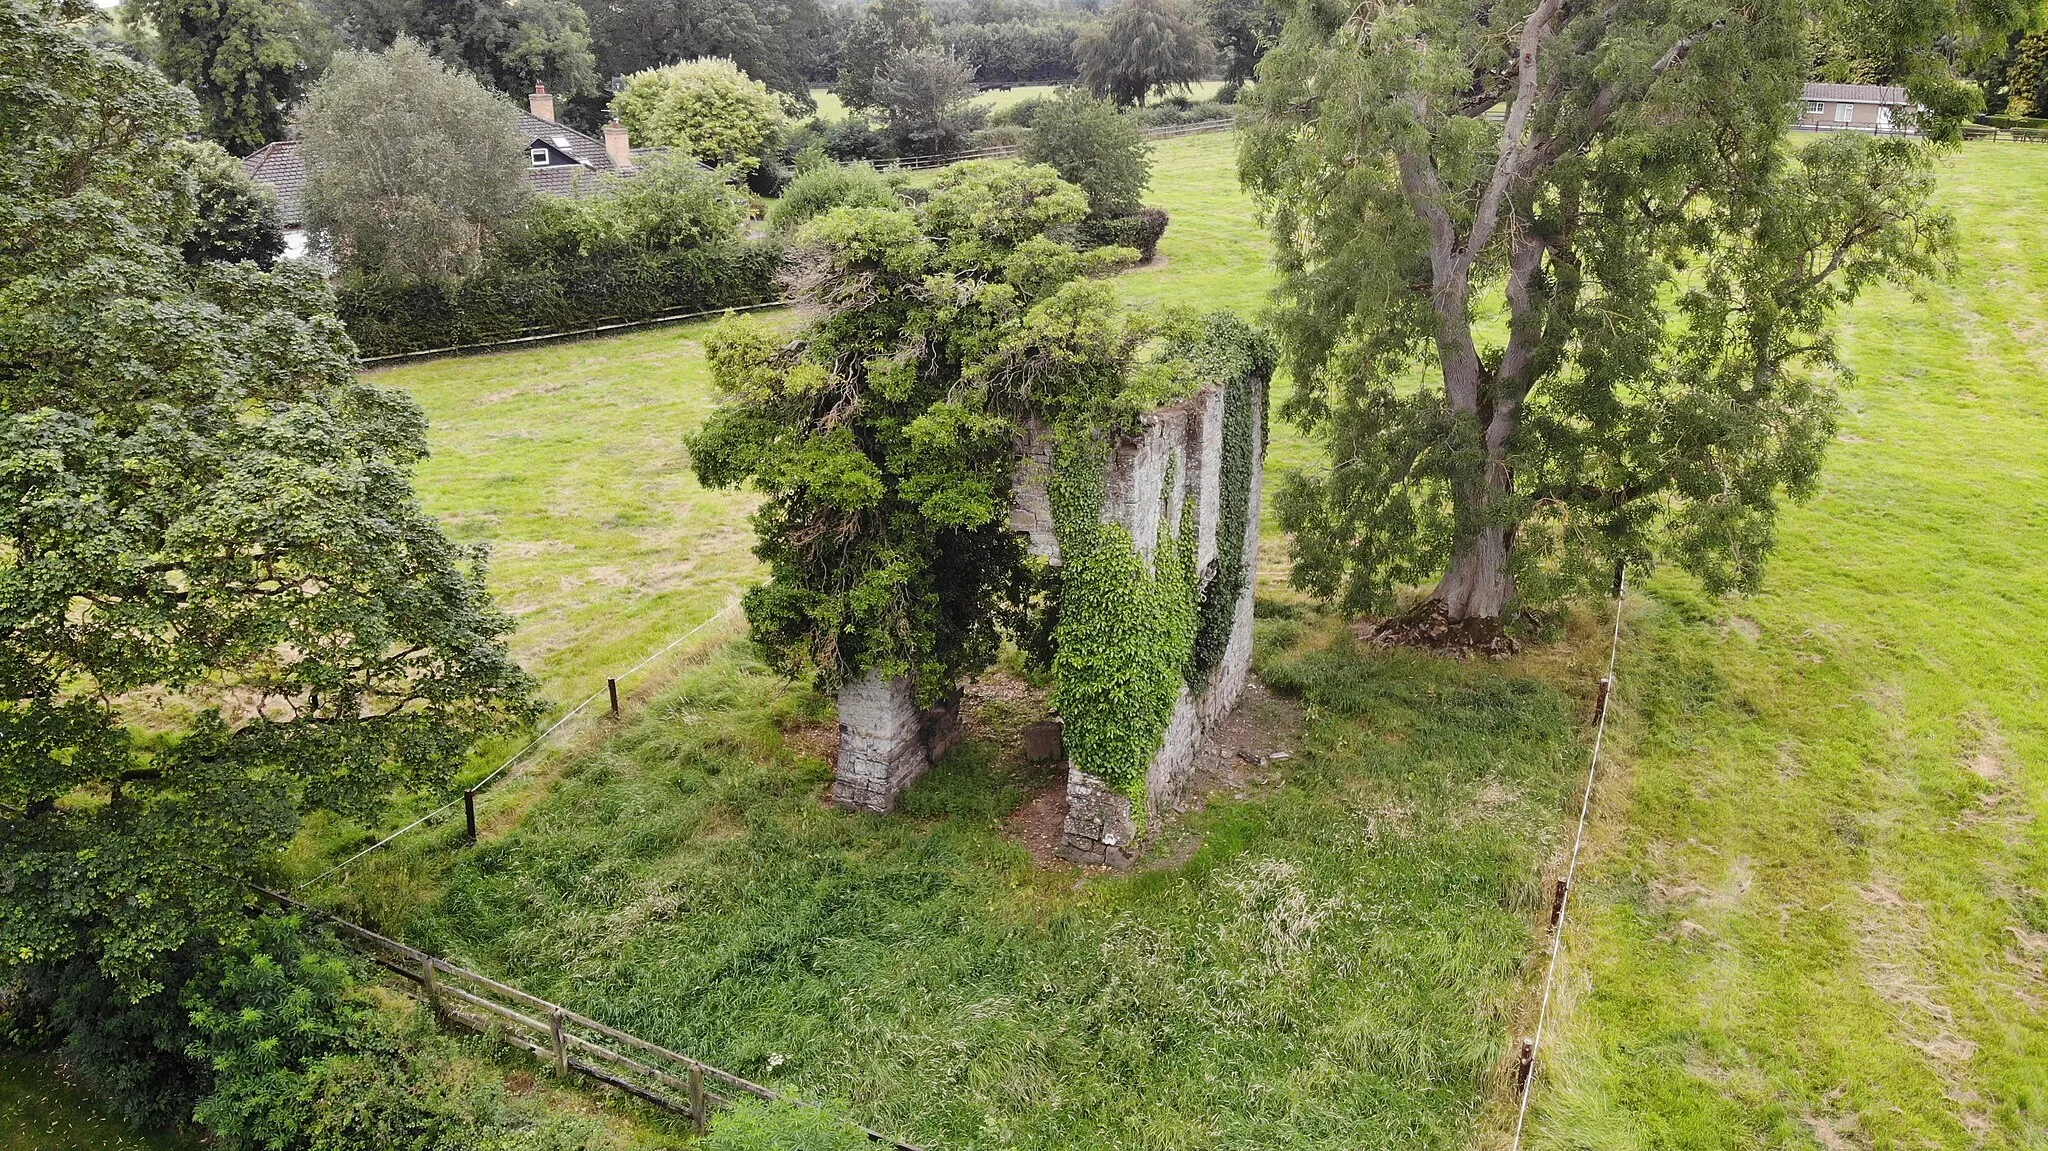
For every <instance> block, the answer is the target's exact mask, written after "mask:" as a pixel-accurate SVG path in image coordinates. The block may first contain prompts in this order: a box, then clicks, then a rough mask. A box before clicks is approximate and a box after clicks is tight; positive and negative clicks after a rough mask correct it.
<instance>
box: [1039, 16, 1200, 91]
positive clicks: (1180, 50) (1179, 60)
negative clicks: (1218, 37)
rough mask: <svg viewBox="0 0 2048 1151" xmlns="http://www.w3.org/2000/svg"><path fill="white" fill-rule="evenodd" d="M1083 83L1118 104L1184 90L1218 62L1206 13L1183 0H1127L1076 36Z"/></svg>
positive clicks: (1076, 51) (1075, 43)
mask: <svg viewBox="0 0 2048 1151" xmlns="http://www.w3.org/2000/svg"><path fill="white" fill-rule="evenodd" d="M1074 55H1075V57H1076V58H1077V59H1078V61H1079V63H1080V67H1081V83H1082V84H1083V85H1084V86H1086V87H1087V89H1088V90H1089V91H1091V92H1093V93H1095V94H1096V95H1097V96H1101V97H1104V98H1106V99H1110V100H1114V101H1116V102H1117V103H1118V104H1141V105H1142V104H1143V103H1145V101H1146V100H1147V99H1148V98H1150V97H1151V96H1153V95H1155V94H1159V93H1164V92H1167V91H1170V90H1172V89H1175V88H1182V89H1185V88H1186V87H1187V86H1188V85H1190V84H1192V83H1194V82H1195V81H1197V80H1200V79H1202V78H1203V77H1204V76H1206V75H1207V74H1208V72H1209V69H1210V68H1211V67H1212V66H1214V64H1215V63H1216V49H1215V48H1214V47H1212V46H1211V45H1210V43H1209V33H1208V31H1207V29H1205V28H1204V27H1203V26H1202V19H1201V16H1200V15H1199V14H1198V13H1196V12H1195V10H1194V9H1192V8H1190V7H1188V6H1186V5H1185V4H1183V3H1182V2H1181V0H1123V2H1122V3H1120V4H1118V5H1117V6H1116V7H1115V8H1113V9H1111V10H1110V11H1109V13H1108V15H1107V16H1105V17H1104V18H1103V19H1101V20H1098V21H1096V22H1095V23H1093V24H1090V25H1089V26H1088V27H1087V28H1086V29H1085V30H1084V31H1083V32H1082V33H1081V35H1080V37H1079V38H1078V39H1077V40H1075V41H1074Z"/></svg>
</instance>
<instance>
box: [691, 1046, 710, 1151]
mask: <svg viewBox="0 0 2048 1151" xmlns="http://www.w3.org/2000/svg"><path fill="white" fill-rule="evenodd" d="M690 1121H691V1122H692V1123H695V1124H696V1125H697V1134H699V1135H702V1134H704V1132H705V1131H707V1130H709V1129H710V1127H711V1116H709V1115H707V1114H705V1113H704V1069H703V1068H702V1067H699V1066H697V1065H696V1064H695V1063H692V1064H690Z"/></svg>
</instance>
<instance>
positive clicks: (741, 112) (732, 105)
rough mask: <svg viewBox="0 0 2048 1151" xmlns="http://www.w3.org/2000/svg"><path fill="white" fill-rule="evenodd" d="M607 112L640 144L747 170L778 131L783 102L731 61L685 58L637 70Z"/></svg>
mask: <svg viewBox="0 0 2048 1151" xmlns="http://www.w3.org/2000/svg"><path fill="white" fill-rule="evenodd" d="M612 113H613V114H614V115H616V116H617V117H618V118H619V120H620V122H621V123H623V124H625V125H626V128H627V129H628V130H629V131H630V132H631V133H632V135H633V138H634V139H635V140H638V141H640V142H642V143H645V144H655V145H660V146H663V147H668V148H676V149H680V150H681V151H684V152H688V153H689V154H691V155H693V156H695V157H697V158H698V159H699V160H702V161H704V162H705V163H707V164H711V165H713V166H719V167H731V168H733V169H735V170H737V171H740V172H751V171H753V170H754V169H756V168H758V167H760V166H761V158H762V155H763V154H764V153H765V152H766V151H767V149H768V145H769V144H770V143H771V142H773V140H774V139H775V134H776V132H777V131H778V130H779V129H780V128H781V127H782V120H783V113H782V101H781V100H780V99H779V98H777V96H776V95H775V93H773V92H771V91H769V90H768V86H767V85H766V84H763V83H761V82H760V81H758V80H755V79H753V78H752V77H750V76H748V75H747V74H746V73H745V72H742V71H740V69H739V67H738V65H736V64H734V63H733V62H732V61H730V60H716V59H712V60H688V61H685V62H683V63H681V64H671V65H669V66H668V67H666V68H656V69H653V70H651V71H647V72H637V73H635V74H633V75H632V76H629V77H627V78H626V86H625V88H624V89H622V90H621V91H620V92H619V94H618V95H617V96H614V97H613V98H612Z"/></svg>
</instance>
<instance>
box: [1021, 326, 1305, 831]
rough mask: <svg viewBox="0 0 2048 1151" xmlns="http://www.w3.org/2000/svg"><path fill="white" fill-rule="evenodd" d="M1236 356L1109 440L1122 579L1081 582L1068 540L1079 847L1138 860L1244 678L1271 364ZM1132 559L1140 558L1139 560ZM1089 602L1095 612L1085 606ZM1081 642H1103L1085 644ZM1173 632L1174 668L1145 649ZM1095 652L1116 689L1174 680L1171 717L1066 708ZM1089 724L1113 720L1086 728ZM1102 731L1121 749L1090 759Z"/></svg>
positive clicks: (1107, 505) (1065, 630)
mask: <svg viewBox="0 0 2048 1151" xmlns="http://www.w3.org/2000/svg"><path fill="white" fill-rule="evenodd" d="M1230 366H1231V367H1232V368H1234V369H1235V370H1233V371H1229V372H1228V373H1227V374H1225V376H1224V378H1222V379H1218V380H1215V381H1214V382H1212V383H1210V384H1208V385H1207V386H1205V387H1203V388H1202V389H1201V390H1200V391H1198V392H1196V393H1195V394H1194V395H1192V396H1190V397H1189V398H1188V399H1186V400H1184V401H1182V402H1181V403H1178V404H1174V405H1171V406H1169V407H1167V408H1163V409H1160V410H1157V411H1154V412H1150V413H1148V414H1146V415H1145V416H1144V417H1142V419H1141V420H1140V427H1139V431H1138V433H1137V434H1136V435H1134V436H1131V437H1128V438H1126V439H1124V440H1122V441H1121V442H1119V443H1118V444H1117V445H1116V446H1115V448H1114V450H1113V451H1112V452H1111V453H1110V458H1109V459H1108V461H1107V463H1106V466H1105V469H1104V472H1105V475H1104V482H1103V484H1102V489H1101V490H1102V499H1101V502H1100V508H1099V514H1098V523H1099V525H1100V528H1101V530H1102V531H1103V532H1104V534H1106V535H1108V536H1110V537H1111V539H1112V540H1113V541H1115V542H1114V543H1113V544H1112V545H1111V547H1112V550H1113V551H1114V553H1115V554H1116V556H1117V558H1118V560H1120V561H1121V567H1120V569H1119V571H1118V576H1120V578H1121V579H1122V584H1121V585H1119V584H1118V583H1117V582H1115V578H1113V579H1112V580H1111V581H1109V582H1107V583H1106V584H1105V585H1104V586H1101V587H1097V588H1091V589H1088V590H1089V591H1090V592H1093V593H1094V594H1093V595H1092V596H1091V595H1085V594H1084V595H1082V596H1077V595H1076V591H1077V590H1078V589H1076V588H1075V586H1074V584H1075V582H1076V581H1075V580H1074V578H1073V577H1074V575H1075V574H1076V573H1074V572H1072V571H1068V570H1065V569H1066V564H1067V562H1068V561H1069V560H1070V559H1071V558H1073V557H1069V556H1067V555H1065V554H1059V553H1055V555H1056V558H1057V561H1058V562H1060V563H1061V564H1062V568H1063V571H1062V575H1063V576H1065V577H1067V578H1066V587H1065V588H1064V589H1063V593H1062V597H1061V605H1060V610H1061V633H1060V635H1059V637H1058V638H1059V641H1060V649H1059V651H1058V653H1057V654H1056V655H1055V660H1054V667H1055V669H1056V671H1064V672H1067V673H1068V674H1066V675H1063V676H1062V677H1061V680H1060V688H1061V690H1058V691H1056V695H1055V701H1056V702H1057V703H1060V704H1061V711H1062V716H1063V718H1064V719H1065V720H1066V722H1067V725H1068V730H1067V745H1068V753H1069V761H1068V769H1067V819H1066V825H1065V828H1064V831H1063V834H1062V837H1061V842H1060V846H1059V849H1058V851H1059V854H1060V855H1061V856H1063V857H1065V858H1067V859H1072V860H1075V861H1077V862H1084V863H1094V864H1106V865H1109V866H1122V865H1124V864H1126V863H1128V862H1129V861H1130V859H1131V858H1132V853H1133V850H1134V845H1135V843H1136V841H1137V840H1138V839H1139V838H1140V837H1141V836H1142V835H1143V833H1144V830H1145V828H1146V826H1147V825H1148V823H1149V822H1150V821H1151V820H1152V819H1153V818H1154V817H1155V816H1156V815H1157V814H1158V813H1159V812H1160V811H1162V810H1165V809H1167V808H1169V807H1171V806H1172V804H1173V803H1174V801H1175V800H1176V799H1178V798H1179V796H1180V795H1181V794H1182V793H1183V792H1184V791H1185V790H1186V787H1187V784H1188V779H1189V775H1190V773H1191V770H1192V768H1193V765H1194V760H1195V755H1196V752H1197V751H1198V750H1199V749H1200V747H1201V744H1202V740H1203V738H1204V737H1205V736H1206V734H1207V733H1208V730H1209V728H1210V727H1211V726H1213V725H1214V724H1215V723H1217V722H1218V721H1219V720H1221V719H1222V718H1223V717H1224V716H1225V715H1227V714H1228V713H1229V711H1230V709H1231V707H1233V706H1234V705H1235V704H1236V702H1237V699H1238V696H1239V695H1240V694H1241V693H1242V692H1243V690H1244V685H1245V681H1246V677H1247V676H1248V674H1249V671H1250V666H1251V632H1252V580H1251V578H1250V576H1251V573H1252V571H1253V570H1254V565H1255V564H1256V562H1257V556H1258V504H1259V498H1260V491H1261V487H1262V481H1263V457H1264V450H1263V440H1264V430H1265V428H1264V424H1265V403H1266V397H1265V385H1266V374H1267V372H1269V371H1270V364H1269V363H1267V362H1264V361H1263V360H1255V361H1253V362H1250V363H1246V364H1237V365H1230ZM1045 471H1046V469H1045V468H1044V467H1043V466H1042V465H1038V464H1037V463H1036V461H1033V460H1031V459H1030V458H1029V457H1027V459H1026V461H1025V463H1024V464H1023V465H1022V466H1020V468H1019V471H1018V476H1017V478H1016V481H1015V483H1016V489H1017V493H1018V494H1017V500H1016V506H1017V507H1019V508H1027V509H1028V508H1032V507H1034V506H1036V505H1037V502H1038V501H1037V498H1036V494H1035V493H1034V492H1033V490H1032V485H1033V482H1034V479H1035V477H1036V476H1037V475H1040V474H1044V473H1045ZM1055 502H1056V501H1055ZM1012 522H1013V524H1014V523H1016V522H1017V517H1015V516H1013V521H1012ZM1123 541H1128V544H1127V545H1125V544H1124V543H1123ZM1098 546H1099V545H1098ZM1125 546H1127V547H1128V551H1125V550H1124V548H1125ZM1133 561H1135V562H1136V563H1138V564H1139V565H1141V566H1142V572H1141V573H1140V572H1134V571H1132V570H1130V569H1129V566H1128V565H1130V564H1131V563H1132V562H1133ZM1134 575H1135V576H1137V577H1138V578H1137V579H1136V580H1134V579H1133V578H1132V577H1133V576H1134ZM1147 577H1149V578H1147ZM1140 585H1142V586H1140ZM1148 592H1149V593H1150V594H1147V593H1148ZM1168 599H1177V600H1178V601H1179V602H1178V603H1177V604H1174V605H1172V607H1173V608H1176V609H1178V612H1179V615H1180V618H1179V619H1177V620H1169V619H1162V618H1161V616H1162V615H1163V614H1164V612H1163V611H1162V608H1165V607H1166V605H1165V603H1164V602H1163V601H1166V600H1168ZM1084 615H1085V616H1092V617H1093V618H1092V619H1086V620H1083V619H1077V617H1079V616H1084ZM1077 643H1080V644H1088V645H1091V646H1095V647H1096V648H1097V650H1096V651H1095V652H1093V653H1088V654H1084V653H1077V652H1075V651H1073V650H1072V648H1073V647H1074V646H1075V645H1076V644H1077ZM1205 643H1206V644H1207V645H1208V647H1207V649H1206V650H1205V648H1204V645H1205ZM1160 647H1170V648H1171V649H1172V650H1170V651H1166V652H1161V653H1158V655H1163V656H1164V657H1166V658H1167V659H1169V660H1173V661H1177V662H1175V664H1174V665H1173V667H1172V672H1177V674H1172V673H1170V674H1169V675H1168V676H1166V677H1164V678H1163V679H1162V678H1161V677H1160V676H1159V668H1157V667H1153V666H1150V665H1151V664H1153V663H1157V662H1161V661H1160V660H1159V659H1158V656H1155V657H1154V658H1153V659H1151V660H1148V659H1146V658H1145V655H1147V654H1150V653H1152V652H1154V650H1155V649H1157V648H1160ZM1097 661H1100V662H1101V663H1103V664H1104V665H1105V670H1108V671H1111V672H1112V674H1114V673H1115V672H1121V673H1123V674H1122V677H1121V678H1123V679H1124V680H1125V681H1126V682H1125V683H1123V684H1120V685H1112V688H1111V690H1117V689H1119V688H1120V689H1121V690H1124V691H1127V692H1130V693H1132V694H1139V689H1140V688H1141V685H1140V684H1139V683H1138V682H1135V681H1138V680H1140V679H1144V680H1148V681H1150V682H1148V683H1145V684H1143V685H1142V687H1147V688H1150V689H1151V690H1152V691H1156V692H1163V693H1164V698H1165V699H1166V700H1167V701H1169V702H1167V704H1166V706H1165V707H1164V709H1163V712H1164V715H1163V725H1161V727H1160V728H1158V729H1155V730H1148V729H1147V727H1146V725H1145V724H1144V723H1143V722H1142V720H1143V718H1144V717H1143V715H1142V714H1138V713H1143V712H1145V711H1146V710H1147V708H1146V707H1145V706H1144V705H1143V704H1142V703H1140V704H1139V705H1138V706H1137V707H1135V708H1131V711H1132V712H1133V713H1134V714H1131V715H1129V716H1127V717H1126V718H1124V720H1123V721H1122V722H1117V723H1110V722H1107V721H1108V720H1109V715H1108V712H1109V711H1110V710H1111V709H1109V708H1103V709H1099V710H1098V712H1097V714H1094V715H1074V714H1069V713H1070V712H1071V711H1072V710H1073V709H1072V707H1071V705H1070V702H1069V701H1068V700H1063V699H1061V697H1062V696H1068V697H1071V696H1072V695H1074V694H1076V693H1074V692H1073V691H1072V690H1071V686H1072V685H1071V684H1070V682H1069V681H1070V680H1071V678H1072V673H1073V672H1074V671H1076V670H1083V669H1084V668H1085V667H1086V665H1088V664H1091V663H1094V662H1097ZM1131 702H1132V701H1129V700H1127V701H1125V706H1126V707H1127V708H1129V707H1130V704H1131ZM1153 707H1154V708H1157V704H1156V703H1155V704H1153ZM1091 724H1092V725H1093V726H1095V727H1097V728H1098V729H1108V730H1095V731H1088V730H1085V726H1086V725H1091ZM1077 727H1082V728H1083V729H1081V730H1077ZM1104 744H1107V745H1109V747H1110V749H1111V754H1110V755H1108V756H1106V757H1103V756H1099V757H1096V758H1092V759H1091V756H1090V754H1089V752H1090V751H1091V750H1098V749H1100V748H1101V747H1102V745H1104ZM1133 752H1137V753H1138V754H1139V755H1140V757H1141V758H1140V760H1139V762H1138V763H1137V764H1135V765H1133V764H1132V763H1130V762H1129V759H1128V757H1129V756H1130V755H1131V754H1132V753H1133ZM1134 767H1135V770H1134ZM1091 768H1092V769H1093V770H1091Z"/></svg>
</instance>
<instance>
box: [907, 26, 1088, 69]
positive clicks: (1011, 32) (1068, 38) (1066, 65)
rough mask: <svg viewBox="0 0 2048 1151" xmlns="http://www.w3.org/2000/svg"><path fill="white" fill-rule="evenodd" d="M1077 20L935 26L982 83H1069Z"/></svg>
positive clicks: (1078, 30) (949, 48) (1073, 66)
mask: <svg viewBox="0 0 2048 1151" xmlns="http://www.w3.org/2000/svg"><path fill="white" fill-rule="evenodd" d="M1080 32H1081V22H1080V21H1078V20H1071V19H1068V20H1032V21H1025V20H1004V21H1001V22H982V21H976V22H973V23H952V24H942V25H940V26H939V38H940V40H941V41H942V42H943V43H944V44H945V46H946V50H947V51H949V52H952V53H953V54H955V55H957V56H959V57H960V58H961V59H963V60H965V61H967V62H968V63H969V64H971V65H973V67H974V74H975V76H976V77H978V78H979V79H980V80H981V82H982V83H984V84H1045V83H1051V82H1055V81H1062V80H1072V79H1073V78H1074V75H1075V65H1074V38H1075V37H1076V36H1078V35H1079V34H1080Z"/></svg>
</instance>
